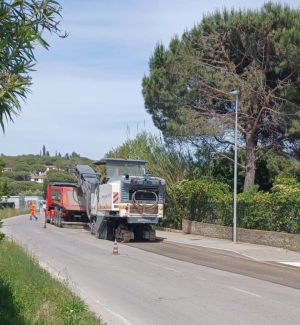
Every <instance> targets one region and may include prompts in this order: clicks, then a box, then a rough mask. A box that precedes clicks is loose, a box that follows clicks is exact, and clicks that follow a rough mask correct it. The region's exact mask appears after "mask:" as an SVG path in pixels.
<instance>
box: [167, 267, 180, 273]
mask: <svg viewBox="0 0 300 325" xmlns="http://www.w3.org/2000/svg"><path fill="white" fill-rule="evenodd" d="M163 269H165V270H167V271H172V272H175V273H182V272H181V271H177V270H175V269H172V268H171V267H166V266H163Z"/></svg>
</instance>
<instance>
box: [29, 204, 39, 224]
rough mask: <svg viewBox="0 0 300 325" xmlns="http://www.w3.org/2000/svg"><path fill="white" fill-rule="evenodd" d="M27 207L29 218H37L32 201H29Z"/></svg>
mask: <svg viewBox="0 0 300 325" xmlns="http://www.w3.org/2000/svg"><path fill="white" fill-rule="evenodd" d="M29 209H30V218H29V220H32V217H34V218H35V220H37V217H36V216H35V205H34V204H33V203H32V202H30V204H29Z"/></svg>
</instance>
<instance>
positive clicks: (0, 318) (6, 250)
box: [0, 239, 102, 325]
mask: <svg viewBox="0 0 300 325" xmlns="http://www.w3.org/2000/svg"><path fill="white" fill-rule="evenodd" d="M0 324H3V325H4V324H5V325H45V324H46V325H94V324H95V325H96V324H98V325H99V324H102V323H101V321H100V320H99V319H98V318H97V317H96V316H95V315H94V314H93V313H92V312H90V311H89V310H88V308H87V307H86V305H85V304H84V302H83V301H82V300H81V299H80V298H78V297H77V296H76V295H75V293H74V292H72V291H71V290H70V289H68V287H67V283H61V282H59V281H58V280H55V279H53V278H52V277H51V276H50V274H49V273H48V272H47V271H46V270H44V269H42V268H41V267H40V266H39V263H38V261H37V260H36V259H35V258H34V257H32V256H30V254H29V253H27V251H26V250H25V249H24V248H22V247H20V246H19V245H18V244H16V243H14V242H11V241H8V240H6V239H4V240H2V241H1V242H0Z"/></svg>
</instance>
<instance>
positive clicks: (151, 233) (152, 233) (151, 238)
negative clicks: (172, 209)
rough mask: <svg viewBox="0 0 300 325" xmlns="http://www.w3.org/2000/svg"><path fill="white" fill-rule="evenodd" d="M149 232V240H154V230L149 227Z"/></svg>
mask: <svg viewBox="0 0 300 325" xmlns="http://www.w3.org/2000/svg"><path fill="white" fill-rule="evenodd" d="M149 234H150V238H149V241H155V239H156V232H155V230H153V229H150V230H149Z"/></svg>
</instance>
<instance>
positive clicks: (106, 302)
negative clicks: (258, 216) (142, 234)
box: [3, 216, 300, 325]
mask: <svg viewBox="0 0 300 325" xmlns="http://www.w3.org/2000/svg"><path fill="white" fill-rule="evenodd" d="M3 230H4V231H5V232H6V233H7V234H9V235H11V236H13V237H14V238H15V239H17V240H19V241H21V242H22V243H23V244H24V243H26V244H27V246H28V248H29V249H30V250H31V251H33V252H34V254H35V255H37V256H38V258H39V259H40V261H41V265H43V266H44V267H47V268H48V269H49V271H50V272H52V273H53V274H54V275H56V276H58V277H60V278H67V279H69V283H70V285H71V286H72V288H73V289H74V290H76V292H77V293H78V294H80V295H81V296H82V297H83V298H84V299H85V301H86V303H87V304H88V305H89V306H90V308H91V309H92V310H93V311H94V312H96V313H97V314H98V315H100V316H101V317H102V318H103V320H104V321H105V322H107V324H108V325H154V324H158V325H195V324H200V325H202V324H203V325H219V324H222V325H227V324H231V325H235V324H236V325H240V324H249V325H250V324H253V325H269V324H270V325H271V324H272V325H274V324H285V325H295V324H299V317H300V316H299V315H300V290H299V283H300V271H299V270H293V269H289V268H283V267H278V266H273V265H267V264H261V263H257V262H254V261H249V260H246V259H238V258H237V257H235V256H230V255H223V254H219V253H216V252H209V251H207V250H206V251H205V250H201V249H193V248H189V247H182V246H178V245H171V244H167V243H163V242H155V243H130V244H118V249H119V253H120V254H119V255H113V254H112V252H113V243H112V242H109V241H103V240H97V239H96V238H94V237H92V236H91V235H90V234H89V233H88V232H87V231H85V230H79V229H61V228H56V227H54V226H51V225H48V224H47V228H46V229H44V228H43V221H42V220H38V221H35V220H32V221H30V220H28V216H21V217H15V218H11V219H6V220H5V223H4V227H3ZM278 283H279V284H278Z"/></svg>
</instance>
